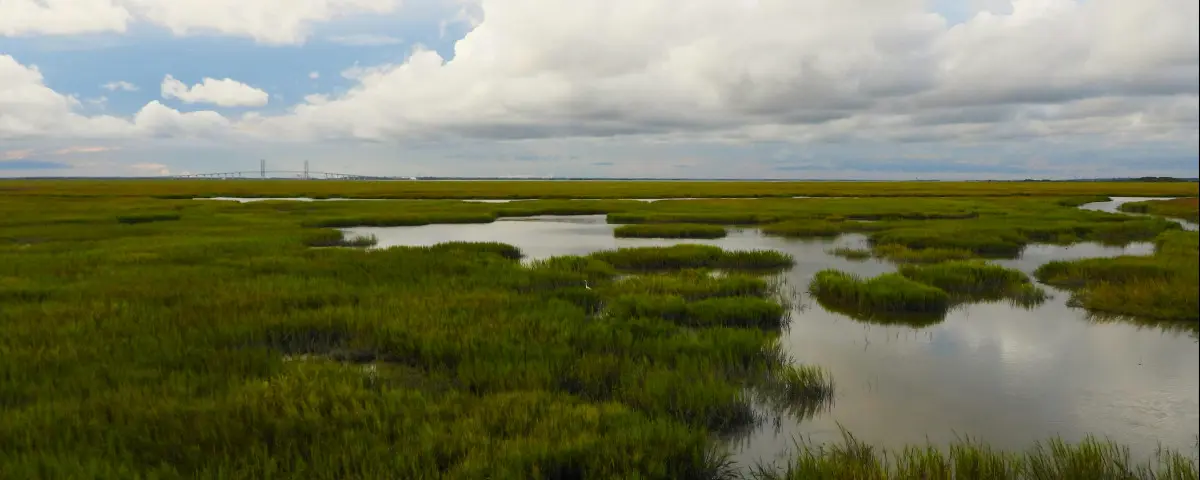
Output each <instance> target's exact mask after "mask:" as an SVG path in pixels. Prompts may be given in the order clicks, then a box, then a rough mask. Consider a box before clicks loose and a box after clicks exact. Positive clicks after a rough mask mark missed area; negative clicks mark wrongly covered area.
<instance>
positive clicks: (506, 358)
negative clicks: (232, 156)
mask: <svg viewBox="0 0 1200 480" xmlns="http://www.w3.org/2000/svg"><path fill="white" fill-rule="evenodd" d="M968 187H969V189H968ZM789 189H795V190H794V191H799V190H805V191H806V193H822V192H824V193H826V194H829V195H834V194H843V195H853V194H857V193H862V194H866V195H873V194H878V193H891V194H895V195H930V196H933V195H938V194H945V195H953V194H956V193H957V194H969V193H968V192H976V194H977V195H989V194H990V195H996V198H978V197H964V198H910V199H907V200H906V201H905V202H896V201H895V200H894V199H887V198H872V199H846V200H833V199H805V200H785V199H763V200H711V201H698V202H681V201H675V202H656V203H653V204H641V203H638V202H622V201H566V200H555V201H528V202H520V204H507V205H496V204H472V203H464V202H457V201H440V200H429V201H388V202H324V203H322V202H311V203H301V202H259V203H251V204H237V203H226V202H199V201H192V200H190V199H183V200H175V199H170V198H150V197H151V196H159V197H170V196H175V197H177V198H180V197H184V198H190V196H191V195H239V194H244V193H246V192H254V193H257V194H261V195H262V196H282V195H305V196H326V197H328V196H333V195H343V196H367V197H372V196H386V195H392V196H415V197H420V198H436V197H438V196H462V197H478V196H501V197H503V196H541V194H543V193H547V192H548V193H551V194H555V193H557V194H559V195H564V196H595V197H604V198H619V197H626V196H628V197H635V196H656V195H654V194H653V193H654V192H658V193H660V194H670V193H677V194H679V195H680V196H703V195H707V194H712V195H716V194H718V193H719V194H720V195H721V196H730V195H731V194H745V195H764V196H765V195H779V194H783V193H788V192H789ZM838 189H844V192H835V190H838ZM858 189H861V190H858ZM971 189H973V190H971ZM1105 189H1111V190H1105ZM1155 189H1161V190H1172V189H1176V190H1189V189H1190V190H1194V189H1195V184H1146V185H1142V184H1132V183H1128V184H1083V183H1081V184H1067V183H1053V184H1032V183H1031V184H1024V183H1020V184H1017V183H1014V184H1007V183H1006V184H1000V183H995V184H992V183H976V184H961V185H959V184H950V183H944V184H931V183H912V184H905V183H896V184H887V183H882V184H877V185H873V186H872V185H868V186H862V185H859V184H826V183H813V184H772V183H764V184H743V183H739V182H710V183H691V184H689V183H685V182H679V183H674V182H645V183H642V182H629V183H617V182H595V183H592V182H564V183H558V182H515V183H512V184H510V183H507V182H445V183H443V182H411V183H409V182H328V183H325V182H288V181H280V182H258V181H246V182H239V181H228V182H205V181H181V182H156V181H140V182H139V181H115V182H110V181H96V182H74V181H40V180H33V181H24V180H22V181H0V325H2V326H3V327H4V335H0V378H2V379H3V381H2V382H0V472H3V475H5V476H11V477H13V478H99V479H105V478H113V479H117V478H120V479H125V478H266V477H276V478H281V477H285V478H480V477H485V476H491V477H492V478H542V477H551V478H717V477H720V476H723V475H726V474H728V467H729V465H728V463H727V461H726V460H725V459H724V457H722V456H721V455H720V454H719V453H718V452H719V447H717V446H716V445H715V444H714V442H713V439H714V438H716V437H717V436H718V435H720V434H721V433H723V432H728V431H738V430H739V429H745V428H747V425H752V424H754V423H755V422H758V421H761V420H762V419H761V418H759V414H757V413H756V409H755V408H754V406H755V402H757V401H767V402H768V403H770V404H771V405H773V406H775V407H776V408H777V409H779V410H783V411H787V412H792V413H793V414H797V415H799V416H804V415H811V414H812V413H813V412H815V411H817V410H819V409H820V408H821V405H822V404H823V403H825V402H827V401H828V400H829V398H830V396H831V395H832V388H833V385H832V379H831V378H829V376H828V374H827V373H825V372H824V371H823V370H820V369H819V368H818V367H812V366H802V365H793V364H792V363H791V362H790V361H789V360H788V359H787V358H786V356H785V355H783V354H782V353H781V352H782V347H781V346H780V343H779V331H778V330H779V328H780V327H781V326H783V325H785V324H786V323H787V320H788V318H787V314H786V311H787V308H785V307H784V306H783V305H780V302H779V298H778V297H779V295H778V294H779V292H778V291H777V290H776V286H775V285H774V284H772V283H770V282H769V281H767V280H764V279H761V278H754V277H753V276H752V275H749V274H750V273H754V272H756V271H759V270H768V271H769V270H772V269H781V268H787V267H788V266H790V265H791V264H792V262H793V259H792V258H790V257H788V256H786V255H783V254H779V253H776V252H758V251H751V252H728V251H723V250H720V249H718V248H715V247H706V246H699V245H682V246H677V247H670V248H653V249H623V250H616V251H609V252H601V253H598V254H595V255H589V256H585V257H562V258H555V259H549V260H541V261H535V262H529V263H527V264H523V263H521V262H519V261H517V259H519V258H521V252H520V250H519V249H517V248H515V247H513V246H510V245H503V244H497V243H450V244H442V245H437V246H432V247H396V248H386V249H355V248H312V247H313V246H323V245H336V244H340V243H344V242H347V240H346V239H345V238H344V237H343V235H342V234H341V233H340V232H338V231H336V230H332V228H333V227H348V226H359V225H372V224H373V225H390V224H395V223H400V224H405V225H407V224H412V225H419V224H425V223H441V222H476V221H492V220H494V219H496V218H501V217H508V216H532V215H545V214H582V213H591V214H597V213H603V214H618V213H639V214H645V215H650V216H654V215H659V216H660V217H656V218H660V219H661V218H666V217H669V216H673V215H674V216H677V217H675V218H682V217H687V216H689V215H691V216H693V217H695V216H705V215H707V216H709V218H712V219H717V218H718V217H720V216H721V215H726V216H727V217H726V218H725V219H726V220H728V219H734V220H738V219H740V218H744V217H740V218H739V217H738V216H739V215H742V216H744V215H746V214H752V215H754V218H755V219H756V221H760V220H769V222H776V221H780V220H805V219H811V220H822V221H827V222H831V223H838V219H839V218H840V219H853V218H860V217H872V218H878V219H880V221H879V222H875V223H859V224H858V225H857V226H855V227H854V228H857V229H862V230H863V231H870V232H873V234H879V233H884V232H888V231H894V230H900V231H907V230H911V229H919V228H922V227H925V228H928V229H931V230H936V231H937V232H942V233H946V234H955V233H956V232H959V231H960V230H963V229H970V228H977V229H980V230H985V228H983V227H984V226H986V227H987V228H986V229H996V230H997V231H1008V232H1016V233H1015V234H1016V235H1020V236H1021V241H1026V240H1028V239H1029V236H1028V234H1027V233H1022V232H1025V231H1033V230H1034V229H1033V228H1032V227H1037V229H1036V230H1037V231H1039V232H1043V233H1039V235H1040V234H1045V235H1050V234H1051V233H1053V234H1054V235H1055V236H1056V237H1055V238H1059V239H1062V240H1064V241H1066V240H1068V239H1069V240H1071V241H1075V239H1079V238H1090V237H1089V236H1091V235H1095V233H1094V232H1097V231H1103V230H1104V229H1103V227H1104V226H1106V225H1121V224H1124V223H1126V222H1130V220H1127V219H1126V218H1125V217H1122V216H1118V215H1112V214H1103V213H1096V212H1077V211H1074V210H1072V209H1071V207H1069V206H1064V204H1063V203H1062V202H1065V201H1067V200H1064V198H1066V197H1071V198H1073V197H1075V196H1080V195H1088V194H1097V193H1102V194H1121V195H1136V194H1139V193H1140V194H1153V195H1170V194H1172V193H1169V192H1165V191H1157V190H1155ZM1143 190H1155V191H1153V192H1149V191H1143ZM1030 195H1033V196H1037V195H1042V196H1045V197H1044V198H1040V197H1030ZM1193 195H1194V193H1193ZM168 212H169V213H171V214H172V215H176V214H177V215H178V218H177V219H173V220H171V221H150V222H142V223H119V222H117V221H114V219H115V218H117V217H120V216H137V215H144V214H147V213H150V214H159V213H168ZM680 216H681V217H680ZM1134 221H1135V222H1136V223H1130V225H1132V227H1129V228H1124V227H1121V228H1113V229H1112V230H1111V231H1107V232H1108V233H1105V235H1111V236H1112V237H1113V238H1121V237H1126V238H1127V237H1130V235H1127V233H1128V232H1130V231H1133V232H1137V234H1136V235H1133V236H1139V235H1142V233H1141V230H1143V229H1145V230H1153V229H1156V228H1159V226H1158V224H1157V223H1154V222H1152V221H1150V222H1148V221H1147V220H1145V219H1135V220H1134ZM844 223H852V222H844ZM1068 226H1069V228H1068ZM1068 231H1069V232H1070V234H1069V235H1067V232H1068ZM1045 232H1049V233H1045ZM1163 232H1164V233H1162V234H1161V235H1160V236H1158V237H1157V243H1158V245H1159V247H1158V254H1157V255H1156V257H1155V258H1156V259H1157V260H1156V261H1159V262H1161V264H1162V265H1166V266H1174V265H1178V266H1177V267H1176V268H1178V270H1177V271H1172V272H1171V273H1169V274H1168V275H1167V276H1165V277H1163V279H1162V282H1164V284H1165V285H1168V286H1169V290H1163V292H1166V293H1170V294H1171V295H1175V294H1177V293H1178V292H1179V291H1182V290H1179V289H1178V288H1177V287H1175V286H1174V285H1176V282H1179V281H1180V280H1181V279H1183V280H1188V281H1190V280H1189V279H1188V277H1181V276H1180V275H1181V274H1182V273H1181V272H1186V268H1184V267H1186V266H1189V264H1187V263H1186V262H1187V261H1194V260H1188V259H1194V258H1195V255H1194V252H1195V245H1196V243H1197V242H1196V238H1195V235H1194V234H1186V233H1183V232H1179V231H1176V230H1170V229H1166V228H1164V229H1163ZM932 248H940V247H936V246H935V247H932ZM1189 248H1190V250H1189ZM925 250H928V248H926V249H925ZM1188 252H1193V253H1192V254H1190V255H1191V256H1188V255H1189V253H1188ZM1159 257H1162V258H1159ZM1181 258H1182V259H1183V260H1182V261H1181V260H1180V259H1181ZM1139 268H1140V267H1139ZM711 270H722V271H726V272H725V273H727V274H725V275H711V272H710V271H711ZM729 270H734V271H739V270H746V271H747V272H746V273H742V274H728V272H727V271H729ZM1118 270H1120V269H1118ZM1146 271H1154V270H1153V268H1151V269H1149V270H1146ZM1192 271H1193V272H1194V271H1195V269H1194V268H1193V269H1192ZM651 272H652V273H653V274H647V273H651ZM1089 278H1090V277H1089ZM1106 278H1110V277H1106ZM855 280H857V279H855ZM860 282H861V283H862V284H866V285H868V286H869V287H870V288H864V287H862V285H856V286H855V288H851V289H846V288H845V287H839V288H841V290H838V289H835V288H831V289H830V290H831V291H833V292H835V293H836V294H837V295H835V298H839V297H838V295H840V296H843V297H844V296H852V295H853V292H858V291H859V290H864V291H866V292H867V293H865V294H863V298H864V299H865V300H866V301H864V302H862V303H861V304H860V303H854V304H853V305H852V307H854V308H856V309H857V308H860V306H861V305H867V306H868V307H872V308H867V309H866V310H867V316H868V317H870V318H873V319H884V318H892V317H891V315H892V313H893V312H886V311H882V312H881V311H879V309H874V308H873V306H874V305H875V303H874V302H875V301H876V300H880V301H879V302H878V304H881V305H884V306H885V307H888V308H892V307H895V306H897V305H898V306H902V307H904V308H901V309H900V310H906V309H907V308H908V306H909V304H910V303H911V304H915V305H916V306H917V308H919V309H922V310H923V311H931V312H933V315H935V316H936V315H937V312H938V311H941V310H944V306H943V304H946V303H948V302H949V301H950V300H949V299H948V297H949V295H948V294H946V293H945V292H941V291H940V290H938V289H934V288H933V287H927V286H924V285H922V284H920V283H917V282H912V281H910V280H908V279H906V278H904V277H902V276H900V275H895V274H893V275H891V276H889V277H888V278H886V279H884V280H879V279H871V280H866V281H860ZM831 283H834V284H837V285H841V284H842V283H843V282H831ZM1109 283H1113V282H1109ZM1081 285H1087V287H1086V288H1088V289H1091V288H1100V287H1099V285H1100V283H1099V282H1095V281H1088V282H1083V283H1081ZM1164 288H1165V287H1164ZM879 292H882V294H880V295H878V296H875V294H876V293H879ZM933 292H941V295H940V296H939V295H938V294H937V293H933ZM1192 292H1195V289H1194V288H1193V290H1192ZM1160 293H1161V292H1160ZM1164 295H1165V293H1163V294H1162V295H1160V297H1162V298H1168V297H1166V296H1164ZM941 297H946V299H944V300H939V298H941ZM630 298H632V300H630ZM855 298H856V299H857V297H855ZM1122 301H1123V302H1124V303H1126V304H1131V305H1136V304H1137V303H1136V301H1129V300H1122ZM623 302H626V303H623ZM621 305H630V306H628V307H622V306H621ZM680 305H682V310H678V308H679V306H680ZM621 308H627V310H625V311H624V312H623V313H622V312H621V311H620V310H619V309H621ZM673 309H674V310H673ZM614 312H617V314H614ZM677 312H682V313H677ZM903 314H904V312H899V313H897V314H896V315H901V316H902V315H903ZM1081 458H1083V459H1082V460H1080V462H1079V468H1089V467H1095V466H1096V464H1094V463H1093V464H1089V463H1088V462H1095V461H1096V460H1097V459H1096V458H1093V457H1081ZM830 471H831V472H834V473H836V472H838V471H839V470H830ZM840 471H845V470H840Z"/></svg>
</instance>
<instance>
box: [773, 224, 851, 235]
mask: <svg viewBox="0 0 1200 480" xmlns="http://www.w3.org/2000/svg"><path fill="white" fill-rule="evenodd" d="M847 225H852V224H849V223H845V222H838V223H834V222H826V221H820V220H793V221H788V222H782V223H774V224H771V225H764V226H763V227H762V232H763V233H764V234H766V235H773V236H779V237H787V238H813V237H836V236H838V235H841V233H842V232H843V231H845V229H846V226H847Z"/></svg>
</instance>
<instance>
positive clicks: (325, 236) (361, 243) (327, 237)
mask: <svg viewBox="0 0 1200 480" xmlns="http://www.w3.org/2000/svg"><path fill="white" fill-rule="evenodd" d="M303 242H304V244H305V245H308V246H310V247H371V246H374V245H375V244H377V243H379V239H378V238H376V237H375V236H374V235H360V236H355V237H346V234H345V233H343V232H342V231H340V230H333V229H321V230H315V231H311V232H306V233H305V235H304V239H303Z"/></svg>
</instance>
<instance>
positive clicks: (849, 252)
mask: <svg viewBox="0 0 1200 480" xmlns="http://www.w3.org/2000/svg"><path fill="white" fill-rule="evenodd" d="M827 253H829V254H830V255H834V256H838V257H842V258H845V259H847V260H869V259H870V258H871V256H872V255H871V251H870V250H867V249H864V248H847V247H838V248H834V249H831V250H829V251H828V252H827Z"/></svg>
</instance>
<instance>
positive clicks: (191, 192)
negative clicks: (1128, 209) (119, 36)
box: [0, 179, 1198, 199]
mask: <svg viewBox="0 0 1200 480" xmlns="http://www.w3.org/2000/svg"><path fill="white" fill-rule="evenodd" d="M1197 193H1198V189H1197V184H1196V183H1195V182H753V181H746V182H706V181H694V182H674V181H636V182H630V181H562V180H555V181H538V180H532V181H503V182H476V181H438V182H426V181H412V182H364V181H337V180H323V181H320V182H313V181H296V180H250V179H247V180H195V179H193V180H0V195H21V196H34V195H37V196H75V197H97V196H109V197H117V196H142V197H147V196H152V197H158V198H170V199H189V198H193V197H257V198H269V197H310V198H508V199H530V198H672V197H792V196H801V195H807V196H816V197H823V196H833V197H868V196H870V197H945V196H964V197H985V196H999V197H1027V196H1046V197H1094V196H1129V197H1137V196H1144V197H1154V196H1159V197H1178V196H1196V195H1197Z"/></svg>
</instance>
